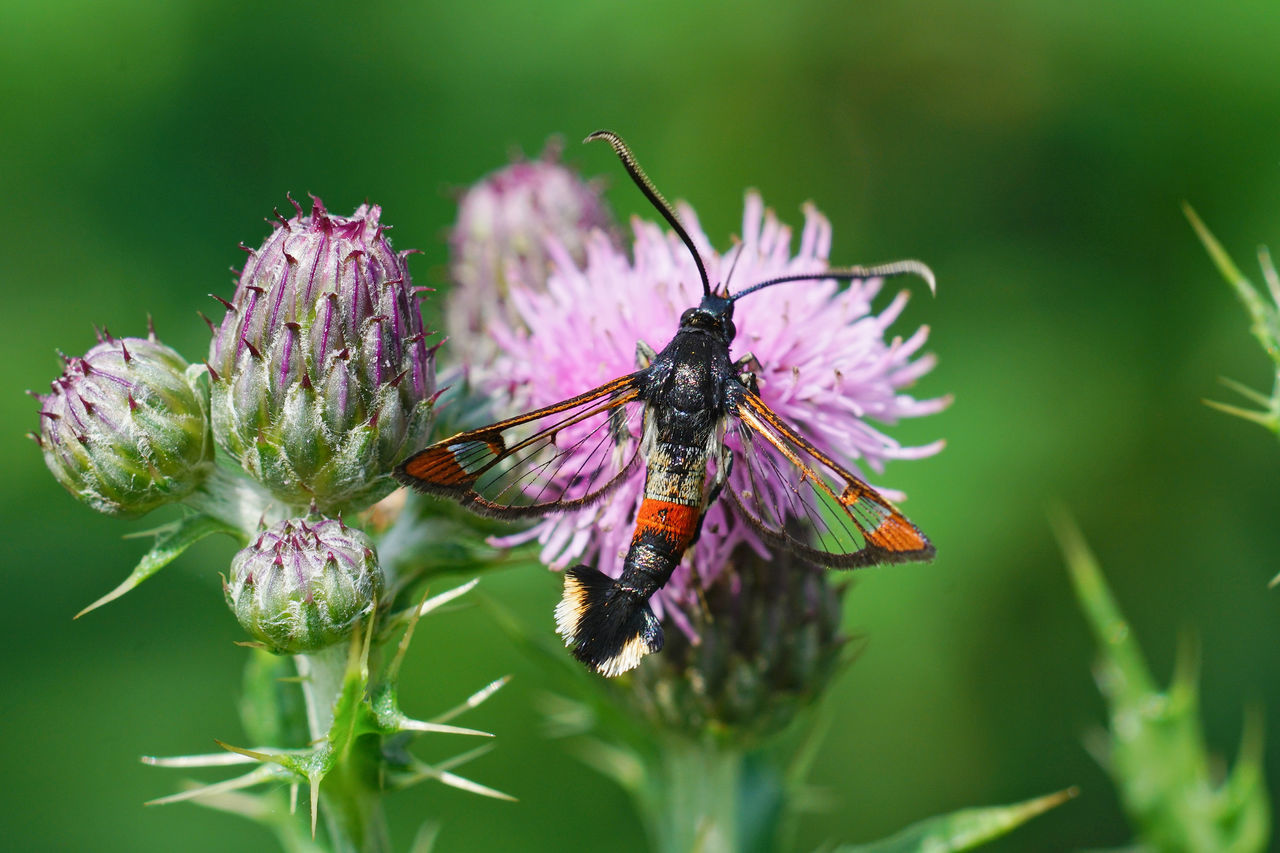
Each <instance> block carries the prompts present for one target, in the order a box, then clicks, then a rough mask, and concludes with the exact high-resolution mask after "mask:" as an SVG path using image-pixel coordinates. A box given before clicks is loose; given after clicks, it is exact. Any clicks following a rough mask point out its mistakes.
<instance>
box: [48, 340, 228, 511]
mask: <svg viewBox="0 0 1280 853" xmlns="http://www.w3.org/2000/svg"><path fill="white" fill-rule="evenodd" d="M63 362H64V364H65V370H64V371H63V374H62V376H60V377H59V378H57V379H55V380H54V381H53V383H52V384H51V387H52V391H51V393H49V394H45V395H39V396H38V399H39V401H40V433H39V436H38V437H39V442H40V447H41V449H42V450H43V451H44V461H45V463H46V464H47V465H48V466H49V470H50V471H52V472H53V476H54V477H56V478H57V479H58V482H60V483H62V485H63V486H64V487H66V489H67V491H69V492H71V494H73V495H75V496H76V497H77V498H79V499H80V500H82V501H84V502H85V503H87V504H89V505H90V506H91V507H93V508H94V509H96V510H98V511H100V512H105V513H107V514H109V515H122V516H130V515H141V514H143V513H145V512H148V511H150V510H152V509H155V508H156V507H158V506H160V505H161V504H165V503H169V502H170V501H176V500H180V499H181V498H183V497H185V496H186V495H188V494H189V493H190V492H191V491H192V490H193V489H195V488H196V486H198V485H200V483H201V482H202V481H203V480H204V478H205V476H206V475H207V474H208V473H209V471H210V470H211V469H212V467H213V440H212V438H211V437H210V435H209V415H208V399H207V397H206V396H205V394H204V393H203V392H202V391H201V390H199V389H198V388H197V387H195V386H193V385H192V383H190V382H189V381H188V380H187V375H186V373H187V367H188V365H187V363H186V361H184V360H183V358H182V356H180V355H178V353H176V352H174V351H173V350H171V349H170V348H169V347H167V346H165V345H164V344H162V343H160V342H159V341H157V340H155V338H154V337H151V338H124V339H114V338H111V337H110V336H106V337H105V339H103V340H102V342H101V343H99V344H97V345H96V346H94V347H93V349H91V350H89V351H88V352H87V353H85V354H84V356H83V357H81V358H65V357H64V358H63Z"/></svg>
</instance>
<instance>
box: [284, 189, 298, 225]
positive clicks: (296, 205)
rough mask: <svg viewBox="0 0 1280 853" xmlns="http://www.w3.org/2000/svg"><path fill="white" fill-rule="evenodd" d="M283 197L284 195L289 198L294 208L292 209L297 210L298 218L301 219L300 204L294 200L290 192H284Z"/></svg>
mask: <svg viewBox="0 0 1280 853" xmlns="http://www.w3.org/2000/svg"><path fill="white" fill-rule="evenodd" d="M284 197H285V198H287V199H289V204H291V205H293V209H294V210H296V211H297V212H298V218H299V219H301V218H302V205H300V204H298V202H297V201H295V200H294V198H293V195H292V193H285V194H284Z"/></svg>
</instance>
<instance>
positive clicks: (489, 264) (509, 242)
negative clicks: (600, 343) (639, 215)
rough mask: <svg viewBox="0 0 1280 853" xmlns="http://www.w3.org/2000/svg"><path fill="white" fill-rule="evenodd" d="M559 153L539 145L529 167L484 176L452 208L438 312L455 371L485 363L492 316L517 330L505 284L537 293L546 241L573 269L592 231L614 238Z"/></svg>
mask: <svg viewBox="0 0 1280 853" xmlns="http://www.w3.org/2000/svg"><path fill="white" fill-rule="evenodd" d="M560 149H561V146H560V145H559V144H558V143H556V142H555V141H552V142H549V143H547V146H546V148H545V149H543V152H542V156H541V157H539V158H538V159H537V160H523V159H522V160H517V161H516V162H514V163H512V164H510V165H508V166H505V167H503V168H501V169H499V170H497V171H496V172H493V173H491V174H489V175H487V176H486V177H485V178H483V179H482V180H480V181H478V182H477V183H475V184H474V185H472V186H471V187H470V188H469V189H468V190H467V191H466V193H465V194H464V195H463V196H462V198H461V200H460V201H459V204H458V221H457V223H456V224H455V225H454V227H453V231H452V232H451V233H450V235H449V251H450V272H451V273H452V277H453V281H454V287H453V289H452V290H451V291H450V293H449V299H448V305H447V307H446V312H447V318H448V324H449V328H450V330H451V331H452V333H453V335H454V337H453V338H452V340H451V346H450V351H451V353H452V354H453V356H454V357H456V358H458V359H459V360H460V361H461V362H462V364H463V366H468V365H470V364H472V363H483V362H485V361H487V360H488V359H489V358H490V357H492V356H493V354H494V353H493V341H492V339H491V338H490V337H489V336H488V334H487V328H488V325H489V323H490V320H491V318H492V317H493V315H494V314H495V313H498V312H501V314H502V316H503V320H504V322H505V323H506V324H507V325H509V326H512V327H515V326H518V325H520V323H521V318H520V314H519V313H518V312H517V311H515V310H514V308H513V307H511V306H510V304H509V301H508V292H509V289H510V287H511V282H512V281H513V280H518V281H519V282H520V284H521V286H522V287H524V288H527V289H533V290H541V289H542V288H543V287H544V286H545V284H546V279H547V275H548V273H549V272H550V269H551V258H550V255H549V254H548V252H547V240H548V238H553V239H555V240H556V241H557V242H558V243H559V245H560V247H561V248H562V249H563V251H564V252H565V254H567V255H568V256H569V257H570V258H572V259H573V260H574V261H575V262H577V263H581V262H582V261H583V259H584V258H585V255H586V245H587V240H588V238H589V236H590V235H591V233H592V232H593V231H595V230H596V229H601V230H603V231H605V232H607V233H610V234H612V233H613V231H614V221H613V214H612V212H611V211H610V210H609V207H608V205H607V204H606V202H605V200H604V198H603V196H602V195H601V188H600V186H599V184H598V182H596V181H584V180H583V179H582V177H581V176H580V175H579V174H578V173H577V172H576V171H575V170H574V169H572V168H570V167H568V166H566V165H564V164H563V163H561V162H560Z"/></svg>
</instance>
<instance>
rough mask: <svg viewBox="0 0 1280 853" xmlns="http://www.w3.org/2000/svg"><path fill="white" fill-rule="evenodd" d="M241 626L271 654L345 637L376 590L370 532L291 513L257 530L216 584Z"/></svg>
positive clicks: (379, 573)
mask: <svg viewBox="0 0 1280 853" xmlns="http://www.w3.org/2000/svg"><path fill="white" fill-rule="evenodd" d="M223 592H224V593H225V594H226V597H227V605H228V606H229V607H230V608H231V610H232V612H233V613H235V614H236V618H237V619H238V620H240V625H241V626H242V627H243V628H244V629H245V630H246V631H247V632H249V634H250V635H252V636H253V637H254V638H255V639H257V640H259V641H260V642H262V643H263V644H264V645H266V647H267V648H268V649H270V650H271V651H273V652H275V653H276V654H299V653H302V652H313V651H316V650H318V649H322V648H324V647H326V646H330V645H333V644H334V643H337V642H340V641H341V640H343V639H345V638H346V637H348V636H349V635H350V634H351V632H352V630H354V629H355V627H356V625H357V624H358V623H359V622H360V621H361V620H362V619H363V618H364V617H366V616H367V615H369V613H370V612H371V611H372V610H373V606H374V602H375V599H376V598H377V597H378V595H379V594H380V593H381V592H382V569H381V567H380V566H379V565H378V556H377V554H376V553H375V552H374V550H373V544H372V542H371V541H370V540H369V537H367V536H365V535H364V534H363V533H361V532H360V531H359V530H356V529H354V528H351V527H347V526H346V525H344V524H343V523H342V522H341V521H338V520H334V519H331V518H322V517H319V516H310V517H308V518H305V519H303V518H293V519H288V520H285V521H282V522H280V523H279V524H276V525H274V526H272V527H271V528H269V529H267V530H264V531H262V532H261V533H259V534H258V536H257V538H255V539H254V540H253V542H251V543H250V544H249V546H248V547H247V548H244V549H243V550H241V551H240V552H239V553H237V554H236V555H235V557H234V558H233V559H232V561H231V577H230V578H229V579H228V580H227V581H225V582H224V583H223Z"/></svg>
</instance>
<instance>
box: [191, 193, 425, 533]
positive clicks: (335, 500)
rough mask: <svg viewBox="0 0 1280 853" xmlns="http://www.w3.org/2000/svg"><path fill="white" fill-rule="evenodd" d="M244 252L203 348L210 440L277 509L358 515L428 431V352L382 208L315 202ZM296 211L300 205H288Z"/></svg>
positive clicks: (401, 259) (402, 262) (402, 257)
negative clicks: (209, 379) (340, 210)
mask: <svg viewBox="0 0 1280 853" xmlns="http://www.w3.org/2000/svg"><path fill="white" fill-rule="evenodd" d="M312 201H313V202H314V204H313V207H312V210H311V215H310V216H303V214H302V209H301V208H300V207H298V208H297V214H296V215H295V216H294V217H293V218H292V219H289V220H285V219H284V218H283V217H281V218H280V221H279V223H277V224H276V226H275V231H274V232H273V233H272V234H271V236H270V237H269V238H267V242H266V243H264V244H263V246H262V248H261V249H258V250H257V251H255V252H251V253H250V257H249V260H248V262H247V263H246V264H245V267H244V270H243V272H242V273H241V274H240V279H239V282H238V283H237V285H236V292H235V295H234V296H233V297H232V300H231V302H228V303H224V304H225V305H226V306H227V313H226V317H225V318H224V319H223V321H222V324H221V326H220V327H219V328H218V329H217V330H216V331H215V334H214V339H213V343H212V345H211V347H210V351H209V367H210V369H211V372H212V375H213V394H212V405H213V431H214V435H215V437H216V438H217V440H218V442H219V443H220V444H221V445H222V446H223V447H224V448H225V449H226V450H227V452H228V453H230V454H231V455H232V456H233V457H234V458H235V459H237V460H238V461H239V462H240V464H241V466H242V467H243V468H244V469H245V471H247V472H248V473H249V474H250V475H251V476H253V477H254V478H255V479H257V480H259V481H260V482H261V483H262V484H263V485H264V486H266V487H267V489H268V490H270V491H271V493H272V494H273V495H275V497H276V498H277V499H279V500H281V501H282V502H284V503H285V504H286V505H288V506H291V507H295V508H298V509H301V508H303V507H306V506H309V505H312V504H315V505H316V506H318V507H319V509H320V510H321V511H330V512H332V511H336V510H342V509H345V510H347V511H354V510H358V509H362V508H364V507H366V506H368V505H369V504H371V503H373V502H374V501H376V500H377V499H378V498H380V497H382V496H384V495H385V494H387V493H388V492H390V491H391V490H392V488H393V487H394V483H393V482H392V481H391V479H390V478H389V477H387V476H386V475H387V474H388V473H389V472H390V471H391V469H392V467H393V466H394V465H395V464H396V462H398V461H399V460H400V459H401V458H402V457H403V456H405V455H407V453H408V452H409V451H410V450H412V449H414V448H416V447H418V446H420V445H421V444H422V443H423V441H424V440H425V438H426V435H427V431H428V429H429V427H430V425H431V401H432V399H433V394H434V392H435V361H434V354H433V353H434V351H433V350H431V349H429V348H428V347H427V344H426V339H425V335H424V333H423V327H422V316H421V313H420V312H419V307H418V297H417V294H416V293H415V291H414V289H413V287H412V285H411V283H410V281H409V272H408V269H407V267H406V265H405V256H406V255H407V254H409V253H408V252H395V251H394V250H393V249H392V248H391V243H390V241H389V240H388V239H387V237H386V234H385V230H386V226H384V225H382V224H381V223H380V222H379V221H378V217H379V215H380V214H381V209H380V208H378V207H377V206H372V207H370V206H369V205H362V206H361V207H360V208H359V209H358V210H356V212H355V214H354V215H353V216H351V217H350V218H345V217H340V216H331V215H330V214H329V213H328V212H326V211H325V209H324V205H323V204H322V203H321V202H320V200H319V199H316V198H313V199H312ZM295 207H297V206H296V205H295Z"/></svg>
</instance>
